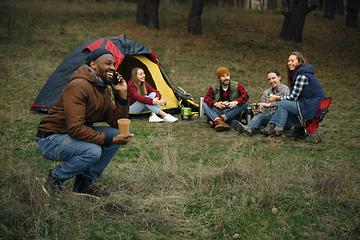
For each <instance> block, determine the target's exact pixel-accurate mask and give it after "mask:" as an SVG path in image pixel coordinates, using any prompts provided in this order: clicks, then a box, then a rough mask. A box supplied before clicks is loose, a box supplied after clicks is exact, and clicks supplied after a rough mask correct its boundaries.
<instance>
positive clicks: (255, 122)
mask: <svg viewBox="0 0 360 240" xmlns="http://www.w3.org/2000/svg"><path fill="white" fill-rule="evenodd" d="M271 117H272V114H265V113H258V114H256V115H255V116H254V117H253V118H252V119H251V121H250V123H249V124H248V125H246V126H248V127H249V128H251V132H253V131H254V130H255V129H257V128H259V127H261V126H266V125H267V124H268V123H269V121H270V119H271ZM291 128H292V123H291V122H289V121H287V122H286V124H285V126H284V129H285V130H289V129H291Z"/></svg>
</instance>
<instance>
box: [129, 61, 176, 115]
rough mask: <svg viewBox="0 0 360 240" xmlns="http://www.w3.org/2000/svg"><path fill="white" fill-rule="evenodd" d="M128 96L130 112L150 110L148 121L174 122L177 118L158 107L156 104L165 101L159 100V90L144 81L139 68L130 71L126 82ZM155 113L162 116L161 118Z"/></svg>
mask: <svg viewBox="0 0 360 240" xmlns="http://www.w3.org/2000/svg"><path fill="white" fill-rule="evenodd" d="M128 96H129V102H130V109H129V112H130V113H135V114H138V113H142V112H146V111H148V110H150V111H151V115H150V118H149V122H163V121H165V122H176V121H177V120H178V119H177V118H176V117H173V116H171V115H170V114H167V113H165V112H164V111H163V110H161V109H160V108H159V106H158V105H160V106H165V104H166V101H165V100H161V95H160V93H159V91H157V90H156V89H154V88H152V87H151V86H150V85H149V84H148V83H147V82H146V81H145V72H144V70H143V69H141V68H138V67H136V68H134V69H133V70H132V71H131V79H130V81H129V82H128ZM156 114H159V115H160V116H162V117H163V119H161V118H159V117H158V116H157V115H156Z"/></svg>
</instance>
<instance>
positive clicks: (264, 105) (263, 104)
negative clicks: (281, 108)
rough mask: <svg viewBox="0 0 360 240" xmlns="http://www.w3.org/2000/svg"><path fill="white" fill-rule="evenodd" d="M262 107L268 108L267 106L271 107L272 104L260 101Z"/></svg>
mask: <svg viewBox="0 0 360 240" xmlns="http://www.w3.org/2000/svg"><path fill="white" fill-rule="evenodd" d="M259 105H260V109H264V110H266V108H269V107H270V106H271V104H270V103H260V104H259Z"/></svg>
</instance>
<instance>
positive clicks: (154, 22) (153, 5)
mask: <svg viewBox="0 0 360 240" xmlns="http://www.w3.org/2000/svg"><path fill="white" fill-rule="evenodd" d="M159 6H160V0H149V8H148V19H149V21H148V24H147V27H148V28H149V29H159Z"/></svg>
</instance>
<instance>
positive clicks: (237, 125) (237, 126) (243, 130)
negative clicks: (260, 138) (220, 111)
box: [231, 120, 252, 137]
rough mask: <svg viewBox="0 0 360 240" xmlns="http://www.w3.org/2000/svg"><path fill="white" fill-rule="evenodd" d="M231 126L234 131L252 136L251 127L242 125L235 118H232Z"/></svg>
mask: <svg viewBox="0 0 360 240" xmlns="http://www.w3.org/2000/svg"><path fill="white" fill-rule="evenodd" d="M231 126H232V127H233V128H234V129H235V131H237V132H239V133H242V134H244V135H247V136H250V137H251V136H252V132H251V128H249V127H248V126H245V125H243V124H242V123H241V122H239V121H237V120H232V122H231Z"/></svg>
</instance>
